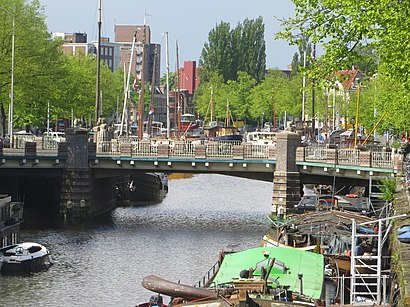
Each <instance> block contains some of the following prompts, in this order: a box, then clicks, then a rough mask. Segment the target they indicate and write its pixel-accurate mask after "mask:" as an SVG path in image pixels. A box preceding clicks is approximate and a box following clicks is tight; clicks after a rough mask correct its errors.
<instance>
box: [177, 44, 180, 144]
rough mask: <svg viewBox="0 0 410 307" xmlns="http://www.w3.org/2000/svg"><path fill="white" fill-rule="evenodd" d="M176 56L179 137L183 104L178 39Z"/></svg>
mask: <svg viewBox="0 0 410 307" xmlns="http://www.w3.org/2000/svg"><path fill="white" fill-rule="evenodd" d="M176 49H177V50H176V53H177V54H176V58H177V63H176V64H177V65H176V66H177V67H176V73H177V85H178V89H177V123H178V124H177V127H178V135H177V136H178V138H179V132H180V131H181V106H180V100H181V99H180V88H179V87H180V84H179V52H178V41H176Z"/></svg>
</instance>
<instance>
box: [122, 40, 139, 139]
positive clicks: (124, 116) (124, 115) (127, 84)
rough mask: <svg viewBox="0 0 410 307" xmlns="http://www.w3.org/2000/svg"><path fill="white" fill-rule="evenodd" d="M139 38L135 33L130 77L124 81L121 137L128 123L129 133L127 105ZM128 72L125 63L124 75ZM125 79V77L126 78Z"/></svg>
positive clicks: (129, 68)
mask: <svg viewBox="0 0 410 307" xmlns="http://www.w3.org/2000/svg"><path fill="white" fill-rule="evenodd" d="M136 38H137V32H134V38H133V40H132V47H131V58H130V65H129V67H128V76H127V79H126V80H124V105H123V109H122V116H121V127H120V135H122V132H123V129H124V123H127V128H126V131H127V133H128V122H126V119H127V120H128V118H129V117H128V114H127V105H128V101H129V96H130V78H131V69H132V64H133V59H134V50H135V41H136ZM125 71H126V67H125V63H124V74H125ZM124 78H125V76H124Z"/></svg>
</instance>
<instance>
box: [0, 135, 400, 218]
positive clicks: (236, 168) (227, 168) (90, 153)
mask: <svg viewBox="0 0 410 307" xmlns="http://www.w3.org/2000/svg"><path fill="white" fill-rule="evenodd" d="M277 138H278V139H277V145H276V146H271V145H254V144H251V143H246V142H245V143H229V142H226V143H223V142H204V141H177V140H142V141H138V140H134V139H132V138H115V139H114V138H113V139H110V140H104V138H101V139H103V140H102V141H99V140H97V141H95V142H90V140H89V139H88V132H87V131H86V130H83V129H77V128H73V129H69V130H68V131H67V139H66V142H56V141H54V140H52V139H50V138H48V137H47V136H46V137H43V138H35V137H30V138H28V139H27V138H18V137H17V138H16V142H15V143H14V144H13V148H3V147H1V146H0V179H1V178H3V180H5V181H8V180H10V178H15V177H27V176H30V177H34V178H35V177H42V178H44V177H45V178H54V179H55V180H57V181H59V182H61V193H58V194H60V196H59V197H58V196H56V198H57V199H58V198H59V199H58V200H57V202H58V203H59V204H60V209H61V208H65V207H66V205H67V202H70V204H72V205H73V206H74V207H75V208H77V207H78V214H77V215H78V216H79V217H88V216H93V215H96V214H99V213H101V212H102V211H105V210H109V209H111V208H113V207H115V204H114V202H115V201H113V200H111V199H112V195H109V193H108V192H107V191H111V190H112V185H113V180H114V179H115V178H116V177H120V176H127V175H130V174H135V173H137V172H167V173H173V172H175V173H176V172H186V173H219V174H225V175H232V176H240V177H247V178H253V179H258V180H267V181H272V180H273V182H274V188H273V198H272V205H273V206H272V212H273V213H277V212H278V208H283V209H281V210H284V211H285V212H286V211H287V210H288V211H292V209H293V208H294V204H296V203H297V202H298V201H299V200H300V197H301V186H302V185H303V184H305V183H321V184H331V183H332V182H334V181H336V182H337V184H338V185H344V184H350V185H362V186H366V185H367V184H368V181H369V179H371V178H375V177H376V178H377V177H385V176H395V174H397V173H399V172H401V171H402V164H403V163H402V162H403V161H402V155H401V154H398V153H395V152H394V151H390V150H386V149H382V148H380V149H378V150H367V151H364V150H358V149H351V148H343V149H342V148H329V147H328V146H307V147H302V146H300V136H299V135H298V134H295V133H292V132H288V131H285V132H282V133H279V134H278V137H277ZM56 187H57V188H58V189H59V185H57V186H56ZM101 189H104V191H106V192H107V194H106V195H101V192H98V193H97V191H101ZM0 192H3V193H4V192H7V191H0ZM97 202H98V203H97ZM61 211H64V210H60V212H61Z"/></svg>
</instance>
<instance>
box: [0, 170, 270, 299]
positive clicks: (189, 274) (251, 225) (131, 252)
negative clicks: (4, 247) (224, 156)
mask: <svg viewBox="0 0 410 307" xmlns="http://www.w3.org/2000/svg"><path fill="white" fill-rule="evenodd" d="M169 186H170V189H169V190H170V192H169V193H168V196H167V197H166V198H165V199H164V201H163V202H162V203H160V204H156V205H150V206H144V207H125V208H117V209H116V210H114V211H113V212H112V213H110V214H109V215H107V216H105V217H102V218H99V219H98V220H95V221H92V222H87V223H84V224H81V225H65V226H64V227H62V226H53V224H52V223H51V222H49V221H42V222H41V224H40V225H38V224H37V225H36V226H34V225H32V224H31V223H30V222H25V224H24V227H23V228H24V229H23V230H22V241H34V242H38V243H41V244H43V245H45V246H46V247H47V248H48V249H49V250H50V251H51V254H52V257H53V259H54V261H55V264H54V265H53V266H52V267H51V268H50V269H49V270H48V271H46V272H40V273H34V274H31V275H29V276H0V306H135V305H136V304H138V303H142V302H145V301H147V300H148V299H149V297H150V296H151V295H152V294H153V293H152V292H150V291H148V290H146V289H144V288H143V287H142V286H141V281H142V279H143V277H144V276H146V275H150V274H154V275H158V276H160V277H162V278H165V279H169V280H172V281H180V282H181V283H184V284H189V285H193V284H195V283H196V282H197V281H198V280H200V279H201V278H202V276H203V275H204V274H205V273H206V272H207V271H208V269H209V268H210V267H211V266H212V265H213V264H214V263H215V262H216V260H217V256H218V253H219V251H220V250H222V249H227V250H229V248H228V247H227V246H229V245H232V244H239V246H238V247H237V248H236V250H238V249H245V248H249V247H254V246H258V245H259V244H260V241H261V239H262V237H263V235H264V234H265V232H266V230H267V229H268V226H269V222H268V219H267V215H268V214H269V212H270V205H271V195H272V183H267V182H262V181H254V180H248V179H242V178H235V177H229V176H221V175H195V176H193V177H192V178H187V179H178V180H170V182H169ZM165 303H168V300H166V301H165Z"/></svg>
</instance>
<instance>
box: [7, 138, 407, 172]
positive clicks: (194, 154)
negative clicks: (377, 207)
mask: <svg viewBox="0 0 410 307" xmlns="http://www.w3.org/2000/svg"><path fill="white" fill-rule="evenodd" d="M30 140H31V139H30ZM21 142H23V138H22V139H21ZM1 145H2V144H0V156H2V157H4V156H16V157H36V156H38V157H42V156H43V157H59V156H61V157H64V156H65V155H66V147H67V144H66V143H65V142H55V143H54V142H52V141H51V140H49V139H47V138H43V139H42V138H36V139H34V141H32V142H29V139H24V147H23V148H18V147H20V146H17V147H13V148H8V147H2V146H1ZM64 148H65V150H64ZM366 149H368V148H366ZM95 151H96V152H95V156H96V157H130V158H132V157H142V158H144V157H147V158H164V159H167V158H174V159H186V158H194V159H231V160H244V159H246V160H255V161H257V160H276V151H277V148H276V146H274V145H256V144H252V143H249V142H244V143H241V142H239V143H238V142H207V141H187V140H185V141H180V140H178V141H177V140H154V141H150V140H143V141H138V140H135V139H112V140H110V141H101V142H97V143H95ZM301 154H303V155H301ZM297 157H298V158H297V161H298V162H314V163H325V164H332V165H351V166H361V167H374V168H384V169H397V170H400V165H402V163H401V162H402V155H400V154H397V153H395V152H394V151H391V150H390V149H386V148H384V149H381V148H377V149H376V150H374V149H373V150H359V149H351V148H330V147H326V146H308V147H300V148H298V151H297Z"/></svg>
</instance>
